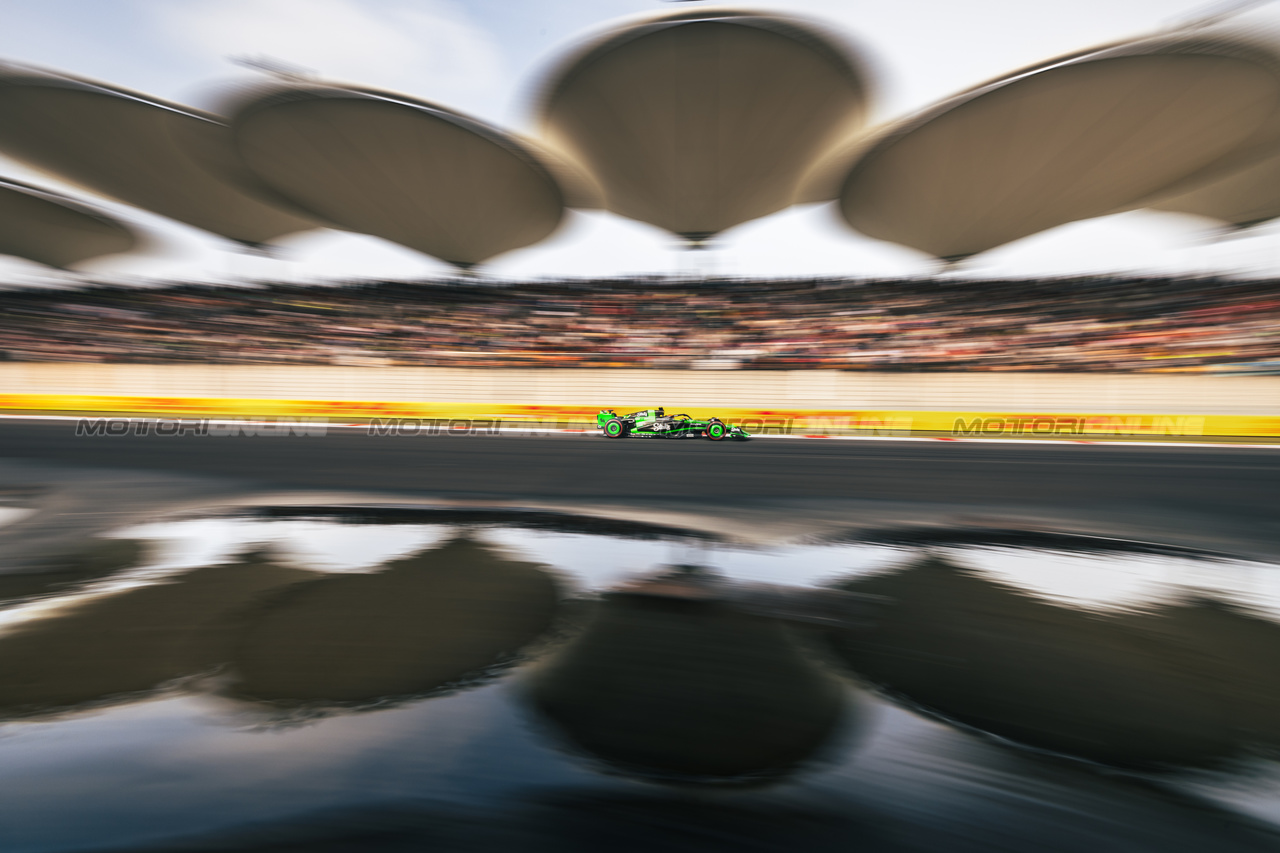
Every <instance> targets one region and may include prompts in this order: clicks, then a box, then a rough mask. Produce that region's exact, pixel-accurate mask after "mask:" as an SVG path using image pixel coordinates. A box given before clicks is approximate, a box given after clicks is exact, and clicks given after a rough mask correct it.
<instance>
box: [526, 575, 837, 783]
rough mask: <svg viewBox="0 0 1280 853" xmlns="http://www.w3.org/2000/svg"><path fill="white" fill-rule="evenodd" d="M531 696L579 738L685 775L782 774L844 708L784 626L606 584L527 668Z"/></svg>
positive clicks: (630, 761) (828, 735)
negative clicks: (549, 650) (560, 642)
mask: <svg viewBox="0 0 1280 853" xmlns="http://www.w3.org/2000/svg"><path fill="white" fill-rule="evenodd" d="M529 695H530V699H531V700H532V703H533V705H534V707H535V708H537V709H538V711H539V712H540V713H541V714H542V715H544V716H545V717H546V718H547V719H549V720H550V721H551V722H553V723H554V724H555V725H556V727H557V728H558V729H559V730H560V731H561V732H562V733H563V735H564V736H565V737H566V738H567V739H568V741H569V742H570V743H572V744H573V745H574V746H576V747H577V748H579V749H581V750H584V751H585V752H586V753H588V754H590V755H591V756H594V757H596V758H598V759H602V760H604V761H605V762H607V763H610V764H613V765H615V766H617V767H619V768H621V769H623V770H628V771H634V772H640V773H645V774H656V775H657V776H659V777H675V778H682V779H688V780H697V779H712V780H720V779H733V778H735V777H747V778H755V777H761V776H768V775H774V774H779V773H783V772H786V771H788V770H791V769H793V768H794V767H795V766H796V765H798V764H800V763H801V762H803V761H805V760H806V759H809V758H812V757H813V756H814V754H815V753H817V752H818V751H819V750H820V749H821V748H822V747H823V746H824V745H825V744H827V743H829V742H830V740H831V739H832V737H833V735H834V733H835V731H836V729H837V727H838V725H839V724H840V723H841V721H842V717H843V716H844V714H845V713H846V712H847V711H849V708H848V705H847V703H846V701H845V696H844V695H843V693H842V690H841V688H840V686H839V685H838V683H837V682H836V680H835V679H833V678H832V677H831V676H830V675H828V674H827V673H826V672H824V671H822V670H820V669H818V668H817V667H816V666H815V665H814V664H813V662H812V661H811V660H810V659H809V658H808V657H806V655H805V653H804V652H803V651H802V648H801V646H800V645H799V644H798V643H797V641H796V639H795V637H794V636H793V635H792V633H791V629H789V628H787V627H786V626H784V625H782V624H781V623H779V622H777V621H773V620H769V619H765V618H761V617H757V616H750V615H746V614H744V613H740V612H737V611H735V610H732V609H730V608H728V607H726V606H724V605H723V604H720V603H717V602H705V601H682V600H676V601H672V600H665V599H662V598H655V597H648V596H644V595H631V594H614V595H611V596H608V597H606V598H605V600H604V601H603V602H602V603H601V604H600V605H599V607H598V610H597V612H596V613H595V615H594V617H593V618H592V620H591V622H590V624H588V626H587V627H586V629H585V630H584V632H583V633H582V634H581V635H580V636H579V637H577V638H575V639H574V640H573V641H572V642H571V643H570V644H569V645H568V646H566V647H565V648H563V649H561V650H560V651H559V652H558V653H557V654H556V655H554V656H553V657H551V658H549V659H547V660H546V661H544V662H543V663H542V664H540V665H539V666H538V668H537V669H536V670H535V671H534V672H533V673H532V674H531V677H530V684H529Z"/></svg>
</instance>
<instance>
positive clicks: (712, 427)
mask: <svg viewBox="0 0 1280 853" xmlns="http://www.w3.org/2000/svg"><path fill="white" fill-rule="evenodd" d="M728 432H729V428H728V427H726V426H725V425H724V424H722V423H720V421H712V422H711V423H709V424H707V438H709V439H711V440H712V441H720V440H721V439H723V438H724V437H725V435H727V434H728Z"/></svg>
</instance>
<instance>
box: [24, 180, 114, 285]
mask: <svg viewBox="0 0 1280 853" xmlns="http://www.w3.org/2000/svg"><path fill="white" fill-rule="evenodd" d="M137 245H138V237H137V235H136V234H134V232H133V231H131V230H130V229H129V228H128V227H127V226H125V225H124V224H123V223H121V222H120V221H118V220H116V219H113V218H111V217H110V216H107V215H106V214H105V213H102V212H100V211H98V210H95V209H94V208H91V207H88V206H87V205H83V204H80V203H79V202H76V201H73V200H72V199H70V198H68V197H67V196H64V195H60V194H58V193H54V192H50V191H49V190H42V189H38V188H36V187H32V186H28V185H27V184H21V183H18V182H16V181H9V180H5V179H3V178H0V255H13V256H15V257H19V258H26V259H27V260H29V261H35V262H36V263H40V264H47V265H48V266H51V267H58V268H60V269H65V268H66V267H70V266H73V265H74V264H78V263H80V262H81V261H87V260H89V259H91V258H97V257H101V256H103V255H116V254H120V253H121V252H128V251H130V250H131V249H134V248H136V247H137Z"/></svg>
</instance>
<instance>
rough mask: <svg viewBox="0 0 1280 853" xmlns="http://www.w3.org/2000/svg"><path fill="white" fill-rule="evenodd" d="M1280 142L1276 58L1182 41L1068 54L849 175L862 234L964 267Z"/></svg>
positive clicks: (1231, 167) (944, 112) (848, 202)
mask: <svg viewBox="0 0 1280 853" xmlns="http://www.w3.org/2000/svg"><path fill="white" fill-rule="evenodd" d="M1277 140H1280V61H1277V59H1276V57H1275V56H1274V55H1273V54H1271V53H1270V52H1269V51H1267V50H1265V49H1264V48H1262V47H1259V46H1256V45H1254V44H1251V43H1250V42H1248V41H1246V40H1243V39H1240V38H1236V37H1228V36H1210V35H1200V36H1192V35H1182V36H1170V37H1163V38H1154V39H1149V40H1143V41H1135V42H1129V43H1125V44H1120V45H1114V46H1109V47H1104V48H1099V49H1095V50H1091V51H1085V52H1082V53H1080V54H1076V55H1072V56H1067V57H1061V58H1058V59H1055V60H1051V61H1049V62H1045V63H1042V64H1040V65H1038V66H1035V67H1032V68H1029V69H1023V70H1021V71H1018V72H1016V73H1013V74H1010V75H1007V76H1006V77H1004V78H1001V79H998V80H996V81H994V82H992V83H989V84H986V85H983V86H979V87H977V88H975V89H973V90H970V91H967V92H964V93H962V94H960V95H957V96H955V97H953V98H951V99H949V100H946V101H944V102H942V103H940V104H938V105H937V106H935V107H933V108H931V109H929V110H927V111H926V112H924V113H923V114H922V115H919V116H917V117H914V118H911V119H907V120H905V121H903V122H900V123H898V124H895V125H893V126H890V127H889V128H887V129H885V130H884V131H882V132H880V133H878V134H876V135H875V137H874V138H872V139H870V140H868V141H867V142H866V143H864V144H863V146H862V147H861V150H860V152H859V153H858V154H857V155H856V156H855V157H854V159H853V164H852V167H851V168H850V169H849V170H848V171H847V172H846V173H844V174H845V175H846V177H844V180H843V183H841V184H837V187H838V192H836V193H834V195H836V196H837V197H838V200H839V205H840V210H841V212H842V214H843V216H844V218H845V219H846V221H848V223H849V224H850V225H852V226H853V227H854V228H856V229H857V230H859V231H861V232H863V233H865V234H868V235H870V236H872V237H877V238H880V239H883V240H889V241H892V242H895V243H900V244H902V245H905V246H911V247H913V248H916V249H920V250H921V251H924V252H928V253H929V254H932V255H934V256H936V257H939V258H943V259H946V260H958V259H962V258H965V257H968V256H971V255H975V254H978V253H979V252H984V251H986V250H988V249H991V248H994V247H996V246H1000V245H1002V244H1005V243H1008V242H1011V241H1013V240H1017V239H1019V238H1022V237H1026V236H1028V235H1030V234H1035V233H1037V232H1039V231H1043V230H1045V229H1048V228H1053V227H1055V226H1058V225H1062V224H1064V223H1067V222H1073V221H1076V220H1080V219H1087V218H1090V217H1095V216H1101V215H1104V214H1108V213H1116V212H1119V211H1123V210H1131V209H1134V208H1138V207H1143V206H1145V205H1147V204H1149V203H1151V202H1153V201H1155V200H1156V199H1158V198H1161V197H1166V196H1170V195H1174V194H1176V193H1178V192H1179V191H1181V190H1182V189H1185V188H1189V187H1194V186H1196V185H1198V184H1203V183H1205V182H1206V181H1209V180H1212V179H1214V178H1216V177H1219V176H1222V175H1226V174H1230V173H1231V172H1233V171H1236V170H1238V169H1240V168H1243V167H1246V166H1248V165H1250V164H1251V163H1253V162H1256V161H1257V160H1258V159H1260V158H1261V157H1263V156H1265V155H1266V154H1268V153H1270V152H1273V151H1275V150H1276V145H1277Z"/></svg>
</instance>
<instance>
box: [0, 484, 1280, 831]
mask: <svg viewBox="0 0 1280 853" xmlns="http://www.w3.org/2000/svg"><path fill="white" fill-rule="evenodd" d="M291 512H293V511H291V510H288V509H285V508H281V509H278V510H275V511H273V512H272V513H261V512H260V513H256V514H252V515H245V516H239V517H218V518H196V519H189V520H180V521H165V522H157V523H152V524H145V525H139V526H135V527H132V528H128V529H121V530H117V531H115V532H114V533H113V536H116V537H118V538H128V539H137V540H142V541H145V542H147V543H149V544H150V545H151V546H152V547H151V548H150V549H149V552H148V553H149V554H150V557H149V559H148V561H147V562H146V564H144V565H141V566H138V567H135V568H132V569H129V570H126V571H122V572H118V573H116V574H115V575H113V576H111V577H109V578H105V579H100V580H97V581H94V582H92V583H90V584H87V585H85V586H84V587H82V588H80V589H77V590H74V591H61V592H56V593H51V594H49V595H47V596H45V597H42V598H36V599H28V600H25V601H21V602H13V603H12V604H11V606H9V607H8V608H7V609H4V610H0V667H3V669H4V670H6V671H5V672H4V677H3V678H0V712H3V713H4V714H5V715H6V716H8V717H9V718H10V721H9V722H7V723H4V724H3V725H0V791H2V792H3V794H4V797H5V802H6V807H5V810H4V813H3V815H2V816H0V839H3V847H4V849H5V850H6V851H56V850H71V849H112V850H124V849H145V847H146V846H147V845H159V846H160V848H163V847H164V845H165V844H167V843H169V842H170V841H172V840H174V839H183V840H189V839H195V840H196V841H195V842H193V843H197V847H198V849H262V850H267V849H275V847H274V846H273V845H279V846H280V847H281V849H283V848H284V847H286V846H288V845H289V844H302V845H310V847H311V848H314V849H333V850H339V849H378V848H379V847H380V846H383V845H386V846H387V847H388V849H398V848H395V844H397V843H401V842H402V841H403V840H404V838H406V837H407V838H412V839H417V840H419V841H421V843H423V844H427V843H430V844H433V845H436V846H438V847H442V848H444V849H491V848H492V846H494V845H502V846H517V847H523V848H525V849H543V848H544V847H545V849H548V850H550V849H565V848H568V849H586V848H587V847H592V848H593V849H594V848H597V847H598V845H599V844H600V843H604V841H603V839H607V838H610V837H612V835H611V833H613V832H615V831H620V830H616V828H615V829H609V830H608V831H606V830H605V829H603V828H602V827H603V826H604V825H605V824H608V821H606V820H605V818H603V817H600V816H601V815H613V818H612V820H614V823H613V824H609V826H614V825H615V824H616V826H622V827H628V829H627V830H626V831H625V832H624V834H627V833H633V834H634V838H633V839H632V840H633V842H634V844H635V845H637V849H638V848H639V845H641V844H642V843H643V844H645V845H646V846H652V845H663V844H669V843H671V842H672V839H673V837H676V836H679V837H684V836H683V835H682V834H681V833H685V834H688V833H692V834H693V835H694V836H696V837H701V838H702V839H703V842H705V844H702V842H699V844H696V845H694V846H710V847H717V846H723V847H725V848H726V849H728V848H729V847H736V848H741V847H742V846H748V847H752V846H754V847H755V848H756V849H771V848H772V847H775V846H776V847H779V848H782V847H793V846H795V845H805V846H808V847H811V848H813V849H826V847H828V846H830V847H831V848H832V849H836V847H839V848H840V849H845V848H846V847H847V846H848V845H849V844H852V843H857V844H859V845H860V846H862V847H864V848H866V849H873V850H879V849H883V850H890V849H895V850H896V849H940V850H941V849H953V848H954V845H955V844H957V843H958V842H965V843H972V844H983V845H988V846H992V845H998V844H1001V843H1005V844H1014V846H1023V847H1025V846H1026V845H1028V844H1031V843H1032V842H1033V841H1035V840H1037V839H1044V838H1053V839H1056V841H1055V843H1057V845H1058V846H1057V847H1055V848H1054V849H1064V850H1066V849H1081V850H1083V849H1086V848H1091V847H1096V846H1097V845H1098V844H1100V843H1110V842H1114V841H1115V840H1116V839H1115V835H1114V826H1115V825H1116V823H1117V822H1121V823H1123V824H1124V825H1125V826H1126V827H1127V830H1126V832H1127V835H1126V838H1127V839H1128V841H1127V842H1125V843H1126V844H1128V845H1129V846H1128V847H1125V846H1124V845H1123V844H1122V846H1121V847H1118V848H1114V849H1150V847H1151V846H1152V845H1154V844H1162V845H1165V846H1166V848H1167V849H1197V848H1196V846H1195V845H1197V844H1199V845H1201V846H1200V848H1199V849H1205V845H1208V844H1213V845H1215V846H1216V847H1218V848H1219V849H1265V848H1266V846H1267V845H1268V844H1272V843H1274V841H1275V838H1274V837H1270V836H1265V833H1264V835H1259V836H1256V837H1255V835H1254V834H1251V833H1254V832H1255V830H1254V829H1249V828H1248V823H1249V820H1250V819H1257V820H1261V821H1272V820H1276V815H1277V814H1278V813H1280V772H1278V771H1277V769H1276V767H1277V765H1276V764H1274V763H1273V762H1271V761H1270V760H1269V759H1268V758H1267V757H1266V756H1267V755H1268V754H1270V752H1271V751H1273V750H1274V744H1275V743H1277V742H1280V734H1278V733H1277V732H1276V731H1275V730H1274V729H1275V727H1274V726H1272V725H1271V723H1270V720H1271V719H1272V718H1273V717H1274V718H1276V719H1278V720H1280V683H1278V682H1280V676H1277V675H1276V674H1275V673H1276V672H1280V670H1277V669H1271V668H1270V667H1271V666H1272V664H1273V661H1280V625H1277V624H1276V622H1274V621H1273V620H1280V580H1278V578H1280V574H1278V573H1277V567H1276V566H1272V565H1267V564H1261V563H1251V562H1247V561H1233V560H1224V559H1210V558H1207V557H1205V558H1200V557H1197V556H1196V555H1183V556H1176V555H1159V554H1133V553H1126V552H1108V551H1107V550H1106V547H1105V545H1104V547H1103V548H1102V550H1101V551H1099V550H1093V551H1090V552H1089V553H1070V552H1068V551H1066V550H1061V549H1059V550H1052V549H1043V548H1041V549H1033V548H1018V547H1007V546H996V545H991V544H985V545H984V544H982V543H981V542H980V541H973V540H972V539H971V540H969V541H966V542H965V543H964V544H963V545H955V544H948V543H947V542H945V541H932V542H930V543H928V544H927V545H920V546H904V545H884V544H869V543H857V542H825V543H824V542H816V543H815V542H810V543H797V544H788V545H780V546H777V547H773V548H744V547H731V546H729V545H726V544H724V543H721V542H717V541H714V540H712V539H709V538H707V537H706V536H705V535H699V534H694V533H692V532H691V533H689V534H688V535H682V534H681V533H680V532H679V531H678V530H673V529H670V528H655V527H651V526H646V525H643V524H636V525H633V526H632V528H631V529H629V531H628V532H627V535H618V534H617V531H614V532H613V533H612V534H605V533H595V532H583V531H584V530H589V529H590V524H588V523H582V524H579V523H577V521H576V520H575V519H573V518H572V517H565V519H564V522H565V523H563V524H559V523H558V522H556V520H555V519H552V520H551V521H547V520H546V519H542V520H541V521H540V522H539V523H538V524H536V525H532V524H526V523H523V521H522V519H524V516H522V515H520V514H518V513H513V514H512V515H511V516H510V520H508V521H503V520H500V519H495V514H494V513H489V514H487V515H485V516H483V517H482V518H480V520H477V521H474V522H468V521H466V520H465V519H462V520H460V519H459V517H458V514H457V513H456V512H455V513H453V514H451V515H449V516H448V520H447V521H445V522H436V521H434V520H433V518H434V516H433V514H432V513H431V512H430V511H423V512H421V513H417V514H415V513H410V512H401V513H399V514H397V515H396V516H395V517H394V519H393V520H392V521H390V522H388V521H380V522H378V523H373V522H370V521H369V520H368V515H369V513H368V512H363V513H353V514H351V515H350V516H348V517H346V518H343V517H342V514H341V512H337V513H331V514H328V515H312V516H308V515H307V514H306V513H305V512H299V513H296V514H294V515H291ZM497 515H501V514H500V513H498V514H497ZM335 516H337V517H335ZM255 550H256V554H254V555H253V556H250V557H247V558H246V557H244V555H245V554H246V552H251V551H255ZM237 562H239V564H240V566H239V567H238V568H237V566H236V564H237ZM675 565H694V566H700V567H702V570H701V571H699V572H695V573H692V574H691V573H689V572H687V571H686V572H683V573H677V574H676V575H674V576H672V577H669V578H667V579H665V580H663V581H661V582H660V583H656V585H654V586H650V587H644V586H643V585H642V586H640V587H636V586H634V584H635V583H636V582H637V581H643V580H644V579H646V578H652V577H654V576H655V575H657V574H661V573H663V572H667V571H669V570H670V567H671V566H675ZM218 566H221V568H211V567H218ZM228 566H230V568H227V567H228ZM627 584H633V586H632V587H631V588H630V591H629V592H624V593H617V592H613V593H611V592H610V590H617V589H618V588H619V587H620V586H624V585H627ZM743 590H747V591H750V590H756V591H757V592H759V593H760V594H758V595H755V597H751V598H744V597H743V595H744V594H745V593H743V592H742V591H743ZM760 591H763V592H760ZM841 595H843V596H845V598H839V596H841ZM850 596H852V597H853V598H854V599H856V601H857V602H861V604H859V606H865V607H867V608H870V609H871V610H872V611H874V613H873V615H872V616H871V617H870V620H869V622H867V623H866V624H863V623H862V622H859V621H858V620H854V621H853V622H850V623H848V624H845V623H842V622H840V621H839V619H836V620H834V621H832V620H831V619H829V618H827V615H828V613H827V611H825V610H822V609H821V607H819V608H818V609H817V610H815V609H814V608H813V607H812V606H811V605H812V604H813V602H815V601H816V602H818V603H819V604H822V603H823V602H824V601H826V598H824V597H835V598H833V599H832V600H835V601H837V604H840V603H841V602H846V599H847V598H848V597H850ZM850 600H852V599H850ZM744 602H745V603H744ZM846 603H847V602H846ZM747 605H750V606H747ZM841 606H843V604H842V605H841ZM841 612H844V611H841ZM815 613H816V614H817V616H815V615H814V614H815ZM539 614H542V616H539ZM1273 629H1274V630H1273ZM1269 640H1274V643H1272V644H1271V645H1268V644H1267V641H1269ZM6 645H8V646H9V648H8V649H6ZM1242 648H1243V649H1245V652H1244V653H1243V654H1240V653H1238V652H1239V650H1240V649H1242ZM4 660H9V661H10V663H8V664H5V663H3V661H4ZM1224 660H1225V661H1226V663H1224ZM14 661H17V662H16V663H15V662H14ZM1267 673H1270V676H1269V677H1268V676H1267ZM1260 679H1261V681H1260ZM1055 691H1060V694H1059V693H1055ZM725 697H728V698H727V699H726V698H725ZM886 697H891V698H886ZM1173 700H1176V702H1174V701H1173ZM1162 702H1164V703H1171V704H1167V705H1161V704H1160V703H1162ZM1162 707H1164V708H1167V712H1162V711H1161V710H1160V709H1161V708H1162ZM1011 742H1012V743H1014V744H1018V745H1019V746H1020V748H1013V747H1011V746H1010V743H1011ZM1103 763H1106V764H1107V765H1110V766H1114V767H1118V768H1120V769H1119V770H1110V769H1107V770H1104V769H1103ZM691 791H693V793H690V792H691ZM1184 796H1185V797H1189V798H1194V801H1195V802H1198V803H1200V804H1201V805H1202V808H1201V809H1200V810H1197V809H1187V808H1186V802H1185V801H1183V800H1181V799H1179V798H1181V797H1184ZM708 798H710V799H708ZM690 804H692V805H690ZM1215 807H1216V808H1221V809H1222V810H1223V811H1222V812H1216V811H1214V810H1213V809H1214V808H1215ZM690 810H692V811H690ZM1012 815H1017V818H1018V819H1017V820H1016V821H1012V820H1011V816H1012ZM1224 815H1225V816H1226V818H1228V819H1229V820H1228V823H1232V822H1237V823H1238V824H1239V826H1238V827H1237V829H1234V830H1232V833H1229V835H1230V838H1224V837H1223V836H1222V835H1221V832H1220V831H1221V828H1222V826H1223V819H1224ZM601 821H604V823H600V822H601ZM760 821H766V823H767V826H764V825H762V824H761V823H760ZM815 821H817V823H815ZM1276 822H1277V824H1280V820H1276ZM818 824H821V831H819V830H818V829H815V826H817V825H818ZM1013 824H1016V825H1017V827H1020V828H1013V829H1011V828H1010V826H1011V825H1013ZM672 827H676V828H677V829H672ZM1241 827H1243V828H1241ZM677 830H678V831H677ZM387 832H390V833H391V836H386V837H384V835H382V834H380V833H387ZM673 832H674V833H675V836H673V835H672V833H673ZM700 833H701V835H699V834H700ZM1019 833H1022V834H1021V835H1019ZM392 836H393V837H392ZM1264 836H1265V837H1264ZM334 839H348V840H350V839H356V841H350V843H351V844H352V845H353V846H352V847H343V846H341V844H339V843H338V842H337V841H334ZM396 839H398V840H396ZM393 841H394V843H393ZM1255 842H1256V843H1255ZM331 843H332V844H334V845H335V846H332V848H330V847H327V846H325V845H328V844H331ZM343 843H347V842H343ZM691 843H692V842H691ZM200 845H203V846H200ZM1233 845H1234V846H1233ZM158 849H159V848H158ZM291 849H292V848H291Z"/></svg>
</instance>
